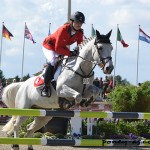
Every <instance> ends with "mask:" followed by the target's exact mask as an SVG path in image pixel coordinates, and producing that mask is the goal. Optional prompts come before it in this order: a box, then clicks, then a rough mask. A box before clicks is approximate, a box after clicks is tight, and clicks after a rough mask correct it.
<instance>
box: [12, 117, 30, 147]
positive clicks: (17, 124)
mask: <svg viewBox="0 0 150 150" xmlns="http://www.w3.org/2000/svg"><path fill="white" fill-rule="evenodd" d="M27 118H28V117H25V116H18V117H17V118H16V121H15V122H14V138H17V137H19V133H18V132H19V128H20V126H21V125H22V123H23V122H24V121H26V120H27ZM12 150H19V145H12Z"/></svg>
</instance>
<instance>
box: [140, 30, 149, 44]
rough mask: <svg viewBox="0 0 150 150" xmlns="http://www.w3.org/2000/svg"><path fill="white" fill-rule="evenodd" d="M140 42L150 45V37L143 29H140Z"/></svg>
mask: <svg viewBox="0 0 150 150" xmlns="http://www.w3.org/2000/svg"><path fill="white" fill-rule="evenodd" d="M139 32H140V35H139V40H141V41H144V42H146V43H149V44H150V36H148V35H147V34H146V33H145V32H144V31H143V30H142V29H141V28H139Z"/></svg>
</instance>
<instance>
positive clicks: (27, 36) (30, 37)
mask: <svg viewBox="0 0 150 150" xmlns="http://www.w3.org/2000/svg"><path fill="white" fill-rule="evenodd" d="M24 37H25V38H26V39H29V40H31V41H32V42H33V44H34V43H36V42H35V41H34V39H33V37H32V35H31V33H30V31H29V29H28V27H27V25H26V24H25V33H24Z"/></svg>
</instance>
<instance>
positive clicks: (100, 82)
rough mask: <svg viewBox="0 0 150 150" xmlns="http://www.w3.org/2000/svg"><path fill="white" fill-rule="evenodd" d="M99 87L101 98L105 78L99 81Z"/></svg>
mask: <svg viewBox="0 0 150 150" xmlns="http://www.w3.org/2000/svg"><path fill="white" fill-rule="evenodd" d="M99 87H100V96H101V95H102V89H103V78H102V77H100V80H99Z"/></svg>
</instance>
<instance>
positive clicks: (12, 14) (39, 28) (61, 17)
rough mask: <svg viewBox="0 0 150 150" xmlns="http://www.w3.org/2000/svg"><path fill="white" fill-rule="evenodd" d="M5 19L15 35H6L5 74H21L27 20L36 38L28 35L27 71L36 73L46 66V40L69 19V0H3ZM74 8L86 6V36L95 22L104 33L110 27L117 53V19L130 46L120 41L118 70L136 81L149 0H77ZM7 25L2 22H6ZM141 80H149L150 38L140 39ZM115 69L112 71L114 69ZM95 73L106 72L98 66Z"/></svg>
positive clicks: (1, 11)
mask: <svg viewBox="0 0 150 150" xmlns="http://www.w3.org/2000/svg"><path fill="white" fill-rule="evenodd" d="M0 2H1V5H0V14H1V16H0V22H1V23H2V22H3V21H4V24H5V26H6V27H7V29H8V30H9V31H10V32H11V33H12V34H13V35H14V37H13V38H12V40H11V41H9V40H7V39H5V38H3V40H2V43H3V45H2V46H3V48H2V55H1V57H2V60H1V69H2V70H3V73H4V75H5V77H6V78H12V77H15V76H16V75H19V76H20V77H21V69H22V50H23V39H24V23H25V22H26V23H27V26H28V28H29V30H30V32H31V34H32V35H33V38H34V40H35V41H36V44H33V43H32V41H30V40H27V39H26V40H25V55H24V75H26V74H27V73H29V74H30V75H31V76H32V75H33V74H34V73H35V72H38V71H40V70H41V69H42V66H43V63H45V57H44V55H43V52H42V42H43V40H44V38H45V37H46V36H47V34H48V26H49V23H51V33H53V32H54V31H55V30H56V29H57V28H58V27H59V26H60V25H62V24H64V23H65V22H66V21H67V10H68V8H67V7H68V5H67V3H68V0H36V1H35V0H26V1H25V0H11V1H10V0H0ZM71 11H72V12H74V11H81V12H83V13H84V14H85V16H86V24H84V25H83V29H84V33H85V36H86V37H90V36H91V24H93V25H94V28H95V29H97V30H99V31H100V32H101V33H102V34H106V33H108V32H109V31H110V30H111V29H112V30H113V31H112V35H111V42H112V45H113V48H114V49H113V52H112V57H113V61H114V58H115V51H116V35H117V24H119V29H120V32H121V34H122V37H123V39H124V40H125V42H126V43H127V44H129V47H128V48H123V47H122V45H121V43H120V42H117V47H118V48H117V59H116V75H121V76H122V78H123V79H124V78H126V79H127V80H128V81H129V82H130V83H132V84H136V69H137V50H138V29H139V24H140V25H141V28H142V29H143V30H144V31H145V32H146V33H147V34H148V35H150V27H149V23H150V15H149V14H150V0H132V1H131V0H94V1H93V0H72V10H71ZM1 26H2V25H1ZM139 45H140V48H139V50H140V53H139V78H138V82H144V81H146V80H150V75H149V70H150V63H149V60H150V44H148V43H145V42H142V41H140V43H139ZM112 75H113V73H112ZM95 77H103V78H104V77H105V75H104V74H103V73H102V71H101V70H100V69H99V68H98V67H97V68H96V69H95Z"/></svg>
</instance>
